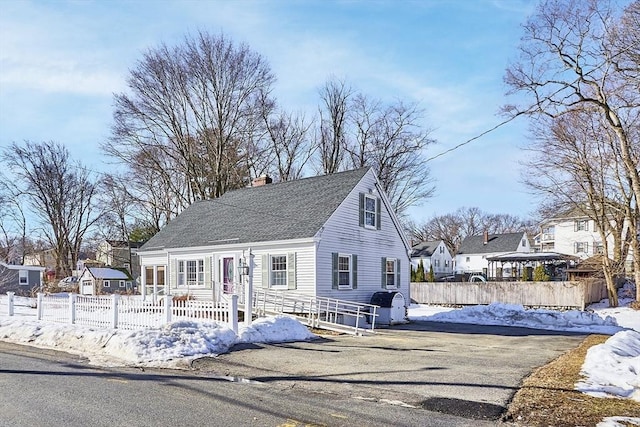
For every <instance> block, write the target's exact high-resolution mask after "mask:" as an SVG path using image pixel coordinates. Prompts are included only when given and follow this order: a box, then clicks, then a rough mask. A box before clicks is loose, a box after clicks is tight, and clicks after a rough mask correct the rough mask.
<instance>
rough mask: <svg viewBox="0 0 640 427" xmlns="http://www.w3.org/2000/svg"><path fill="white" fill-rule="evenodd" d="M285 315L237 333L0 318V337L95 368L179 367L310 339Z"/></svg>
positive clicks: (206, 326) (197, 325) (203, 326)
mask: <svg viewBox="0 0 640 427" xmlns="http://www.w3.org/2000/svg"><path fill="white" fill-rule="evenodd" d="M315 337H316V336H315V335H314V334H312V333H311V332H310V331H309V330H308V329H307V328H306V327H305V326H304V325H302V324H301V323H300V322H298V321H297V320H295V319H292V318H290V317H286V316H277V317H269V318H261V319H258V320H256V321H254V322H253V323H252V324H251V326H241V327H240V330H239V333H238V335H236V334H235V333H234V332H233V330H232V329H231V328H229V327H228V326H227V325H225V324H221V323H216V322H192V321H180V322H174V323H170V324H168V325H165V326H164V327H162V328H159V329H145V330H138V331H126V330H121V329H96V328H91V327H87V326H79V325H68V324H59V323H47V322H38V321H35V320H26V319H24V318H19V319H16V318H15V317H0V340H3V341H8V342H13V343H16V344H25V345H32V346H35V347H41V348H52V349H55V350H60V351H66V352H69V353H72V354H77V355H81V356H84V357H87V358H88V359H89V360H90V362H91V363H92V364H96V365H101V366H123V365H129V366H155V367H174V368H175V367H179V366H182V365H185V364H187V363H188V362H189V361H190V360H192V359H194V358H198V357H203V356H211V355H215V354H221V353H226V352H228V351H229V349H230V348H231V347H232V346H233V345H234V344H236V343H241V342H263V343H267V342H287V341H306V340H310V339H313V338H315Z"/></svg>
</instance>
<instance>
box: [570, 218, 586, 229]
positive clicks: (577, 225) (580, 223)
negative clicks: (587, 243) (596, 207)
mask: <svg viewBox="0 0 640 427" xmlns="http://www.w3.org/2000/svg"><path fill="white" fill-rule="evenodd" d="M573 231H589V220H588V219H577V220H575V222H574V224H573Z"/></svg>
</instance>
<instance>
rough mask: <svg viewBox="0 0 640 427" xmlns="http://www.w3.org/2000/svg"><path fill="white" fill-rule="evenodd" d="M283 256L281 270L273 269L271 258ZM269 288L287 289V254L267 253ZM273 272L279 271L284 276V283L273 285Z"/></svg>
mask: <svg viewBox="0 0 640 427" xmlns="http://www.w3.org/2000/svg"><path fill="white" fill-rule="evenodd" d="M276 257H278V258H284V269H283V270H274V269H273V259H274V258H276ZM268 259H269V289H278V290H281V289H289V277H288V274H287V273H288V268H289V262H288V261H289V260H288V259H287V254H286V253H284V254H280V253H278V254H269V257H268ZM274 273H280V274H282V275H283V276H284V284H278V285H275V284H274V282H275V280H274V279H275V276H274Z"/></svg>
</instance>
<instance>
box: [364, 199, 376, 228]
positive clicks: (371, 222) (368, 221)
mask: <svg viewBox="0 0 640 427" xmlns="http://www.w3.org/2000/svg"><path fill="white" fill-rule="evenodd" d="M364 226H365V227H371V228H376V199H375V198H374V197H371V196H366V195H365V196H364Z"/></svg>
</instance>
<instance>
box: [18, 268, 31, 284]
mask: <svg viewBox="0 0 640 427" xmlns="http://www.w3.org/2000/svg"><path fill="white" fill-rule="evenodd" d="M18 277H19V279H18V280H19V283H20V284H21V285H28V284H29V272H28V271H27V270H20V271H19V272H18Z"/></svg>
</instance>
